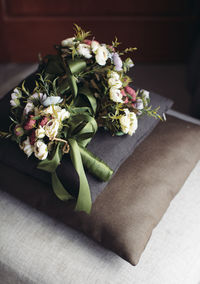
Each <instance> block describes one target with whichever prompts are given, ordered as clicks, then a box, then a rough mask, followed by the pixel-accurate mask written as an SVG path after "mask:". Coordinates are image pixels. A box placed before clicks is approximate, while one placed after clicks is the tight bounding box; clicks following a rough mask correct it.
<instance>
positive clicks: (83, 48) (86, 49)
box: [77, 43, 92, 59]
mask: <svg viewBox="0 0 200 284" xmlns="http://www.w3.org/2000/svg"><path fill="white" fill-rule="evenodd" d="M77 52H78V54H79V55H81V56H84V57H85V58H88V59H89V58H91V57H92V54H91V48H90V46H89V45H88V44H85V43H80V44H79V45H78V47H77Z"/></svg>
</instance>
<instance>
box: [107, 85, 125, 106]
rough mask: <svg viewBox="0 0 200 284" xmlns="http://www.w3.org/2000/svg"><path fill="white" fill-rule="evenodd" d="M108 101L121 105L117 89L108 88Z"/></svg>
mask: <svg viewBox="0 0 200 284" xmlns="http://www.w3.org/2000/svg"><path fill="white" fill-rule="evenodd" d="M109 94H110V99H111V100H112V101H113V102H116V103H123V100H122V93H121V91H120V90H119V89H117V88H116V87H111V88H110V93H109Z"/></svg>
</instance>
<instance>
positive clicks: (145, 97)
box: [140, 90, 149, 100]
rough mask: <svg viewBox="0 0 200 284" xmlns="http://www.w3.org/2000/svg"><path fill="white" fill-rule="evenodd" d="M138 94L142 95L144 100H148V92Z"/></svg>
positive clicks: (143, 91)
mask: <svg viewBox="0 0 200 284" xmlns="http://www.w3.org/2000/svg"><path fill="white" fill-rule="evenodd" d="M140 92H141V93H142V97H143V98H144V99H145V100H148V99H149V91H147V90H140Z"/></svg>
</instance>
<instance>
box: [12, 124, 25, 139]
mask: <svg viewBox="0 0 200 284" xmlns="http://www.w3.org/2000/svg"><path fill="white" fill-rule="evenodd" d="M14 132H15V135H16V136H18V137H21V136H23V134H24V129H23V127H22V126H21V125H20V124H17V125H16V126H15V129H14Z"/></svg>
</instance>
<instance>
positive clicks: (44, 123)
mask: <svg viewBox="0 0 200 284" xmlns="http://www.w3.org/2000/svg"><path fill="white" fill-rule="evenodd" d="M48 121H49V118H48V117H46V116H45V117H43V119H42V120H41V121H40V123H39V125H41V126H42V127H43V126H44V125H46V124H47V122H48Z"/></svg>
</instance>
